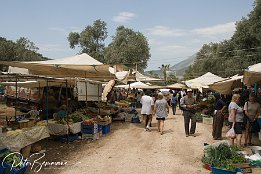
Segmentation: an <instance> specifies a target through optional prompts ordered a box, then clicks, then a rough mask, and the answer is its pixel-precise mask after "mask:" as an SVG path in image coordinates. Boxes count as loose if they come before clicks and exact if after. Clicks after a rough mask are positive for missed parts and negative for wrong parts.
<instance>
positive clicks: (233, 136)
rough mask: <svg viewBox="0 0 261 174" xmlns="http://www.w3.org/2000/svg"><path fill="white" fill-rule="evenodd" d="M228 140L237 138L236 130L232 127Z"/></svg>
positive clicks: (227, 135) (228, 133)
mask: <svg viewBox="0 0 261 174" xmlns="http://www.w3.org/2000/svg"><path fill="white" fill-rule="evenodd" d="M226 137H227V138H236V133H235V129H234V128H233V127H232V128H231V129H229V131H228V132H227V134H226Z"/></svg>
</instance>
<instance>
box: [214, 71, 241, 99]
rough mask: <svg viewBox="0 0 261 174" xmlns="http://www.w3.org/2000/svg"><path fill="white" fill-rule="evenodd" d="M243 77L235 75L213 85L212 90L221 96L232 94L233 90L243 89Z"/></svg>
mask: <svg viewBox="0 0 261 174" xmlns="http://www.w3.org/2000/svg"><path fill="white" fill-rule="evenodd" d="M242 80H243V76H239V75H235V76H232V77H230V78H228V79H226V80H223V81H220V82H216V83H214V84H211V85H210V86H209V87H210V89H212V90H214V91H217V92H219V93H221V94H227V95H228V94H231V93H232V91H233V89H235V88H240V87H242Z"/></svg>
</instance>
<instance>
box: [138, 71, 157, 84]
mask: <svg viewBox="0 0 261 174" xmlns="http://www.w3.org/2000/svg"><path fill="white" fill-rule="evenodd" d="M134 74H135V78H136V80H137V81H142V82H151V81H161V80H162V79H156V78H152V77H149V76H145V75H143V74H141V73H140V72H138V71H135V72H134Z"/></svg>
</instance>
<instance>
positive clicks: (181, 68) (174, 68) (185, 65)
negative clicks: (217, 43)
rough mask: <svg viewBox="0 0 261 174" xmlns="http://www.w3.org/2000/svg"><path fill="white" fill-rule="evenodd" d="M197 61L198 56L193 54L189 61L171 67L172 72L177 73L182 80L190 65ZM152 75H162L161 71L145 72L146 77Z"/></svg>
mask: <svg viewBox="0 0 261 174" xmlns="http://www.w3.org/2000/svg"><path fill="white" fill-rule="evenodd" d="M195 59H196V54H193V55H192V56H189V57H188V58H187V59H185V60H183V61H181V62H179V63H177V64H176V65H173V66H171V67H170V70H171V71H175V72H176V76H177V77H178V78H179V79H182V78H183V75H184V73H185V71H186V70H187V68H188V67H189V66H190V65H192V64H193V63H194V61H195ZM151 73H153V74H158V75H161V71H160V70H152V71H147V72H145V74H146V75H150V74H151Z"/></svg>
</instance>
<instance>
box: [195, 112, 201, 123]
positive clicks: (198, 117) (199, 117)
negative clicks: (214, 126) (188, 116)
mask: <svg viewBox="0 0 261 174" xmlns="http://www.w3.org/2000/svg"><path fill="white" fill-rule="evenodd" d="M195 116H196V121H198V122H201V121H202V120H203V117H202V115H201V113H200V112H196V113H195Z"/></svg>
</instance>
